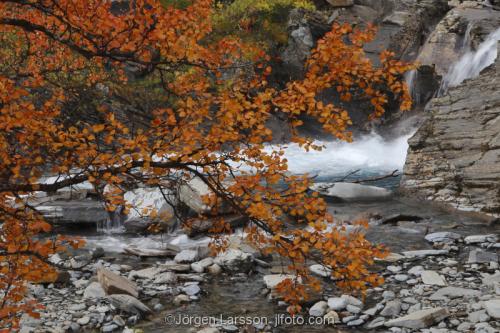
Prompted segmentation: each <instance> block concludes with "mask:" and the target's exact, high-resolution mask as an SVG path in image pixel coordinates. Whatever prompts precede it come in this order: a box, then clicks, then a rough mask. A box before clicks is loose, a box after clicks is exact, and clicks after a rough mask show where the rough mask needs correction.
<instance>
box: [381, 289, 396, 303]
mask: <svg viewBox="0 0 500 333" xmlns="http://www.w3.org/2000/svg"><path fill="white" fill-rule="evenodd" d="M382 297H383V298H384V299H385V300H386V301H391V300H393V299H395V298H396V293H395V292H394V291H392V290H385V291H384V292H383V293H382Z"/></svg>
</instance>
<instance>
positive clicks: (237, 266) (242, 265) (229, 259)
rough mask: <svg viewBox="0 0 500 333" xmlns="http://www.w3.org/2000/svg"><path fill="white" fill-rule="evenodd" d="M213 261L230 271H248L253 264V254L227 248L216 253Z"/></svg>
mask: <svg viewBox="0 0 500 333" xmlns="http://www.w3.org/2000/svg"><path fill="white" fill-rule="evenodd" d="M214 263H216V264H218V265H220V266H222V267H223V268H224V269H227V270H228V271H231V272H248V271H249V270H250V269H251V268H252V266H253V256H252V255H251V254H250V253H246V252H243V251H241V250H237V249H228V250H227V251H225V252H224V253H221V254H219V255H217V257H216V258H215V259H214Z"/></svg>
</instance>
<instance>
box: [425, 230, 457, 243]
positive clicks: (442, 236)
mask: <svg viewBox="0 0 500 333" xmlns="http://www.w3.org/2000/svg"><path fill="white" fill-rule="evenodd" d="M460 238H462V236H461V235H460V234H457V233H455V232H450V231H442V232H434V233H432V234H427V235H426V236H425V240H426V241H428V242H430V243H453V242H455V241H457V240H459V239H460Z"/></svg>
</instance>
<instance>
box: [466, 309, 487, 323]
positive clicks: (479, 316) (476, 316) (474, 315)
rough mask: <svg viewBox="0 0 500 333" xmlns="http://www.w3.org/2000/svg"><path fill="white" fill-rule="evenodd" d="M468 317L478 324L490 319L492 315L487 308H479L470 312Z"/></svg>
mask: <svg viewBox="0 0 500 333" xmlns="http://www.w3.org/2000/svg"><path fill="white" fill-rule="evenodd" d="M468 319H469V321H470V322H471V323H474V324H476V323H482V322H485V321H488V320H490V316H489V315H488V314H487V313H486V311H485V310H479V311H474V312H471V313H469V316H468Z"/></svg>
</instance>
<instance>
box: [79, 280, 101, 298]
mask: <svg viewBox="0 0 500 333" xmlns="http://www.w3.org/2000/svg"><path fill="white" fill-rule="evenodd" d="M104 296H106V292H105V291H104V289H103V288H102V286H101V284H100V283H99V282H92V283H90V284H89V285H88V286H87V288H85V291H84V292H83V298H101V297H104Z"/></svg>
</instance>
